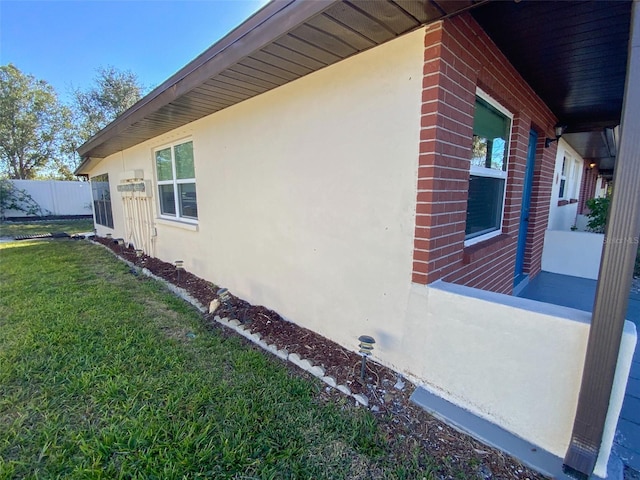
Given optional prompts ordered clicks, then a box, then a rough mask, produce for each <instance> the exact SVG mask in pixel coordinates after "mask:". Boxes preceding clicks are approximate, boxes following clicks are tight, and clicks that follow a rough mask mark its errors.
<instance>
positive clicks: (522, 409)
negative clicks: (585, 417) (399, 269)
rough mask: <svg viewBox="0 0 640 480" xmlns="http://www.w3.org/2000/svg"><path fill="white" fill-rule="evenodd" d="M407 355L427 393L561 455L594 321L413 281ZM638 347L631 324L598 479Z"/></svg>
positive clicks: (559, 310) (549, 307) (567, 311)
mask: <svg viewBox="0 0 640 480" xmlns="http://www.w3.org/2000/svg"><path fill="white" fill-rule="evenodd" d="M406 319H407V324H406V330H405V331H406V332H407V333H406V335H405V336H404V338H403V341H402V352H404V354H406V355H407V356H409V357H411V358H413V368H414V373H415V374H416V375H417V376H418V377H419V378H421V379H423V381H425V382H426V385H425V386H426V388H427V389H429V390H432V391H433V392H434V393H437V394H438V395H440V396H442V397H443V398H445V399H446V400H449V401H451V402H452V403H455V404H457V405H459V406H462V407H463V408H466V409H467V410H469V411H471V412H472V413H475V414H476V415H478V416H480V417H483V418H486V419H488V420H489V421H491V422H493V423H495V424H497V425H500V426H501V427H503V428H505V429H506V430H509V431H511V432H512V433H515V434H516V435H518V436H520V437H521V438H524V439H525V440H528V441H530V442H531V443H534V444H536V445H538V446H540V447H542V448H544V449H545V450H547V451H549V452H551V453H553V454H554V455H556V456H558V457H560V458H563V457H564V454H565V453H566V449H567V447H568V445H569V441H570V437H571V430H572V427H573V419H574V416H575V409H576V405H577V400H578V392H579V389H580V380H581V377H582V369H583V362H584V356H585V352H586V346H587V338H588V334H589V322H590V314H588V313H586V312H582V311H580V310H575V309H571V308H566V307H561V306H557V305H551V304H547V303H541V302H536V301H533V300H528V299H522V298H517V297H512V296H508V295H503V294H498V293H493V292H486V291H482V290H478V289H474V288H469V287H464V286H461V285H455V284H450V283H445V282H442V281H438V282H435V283H433V284H431V285H428V286H420V285H417V284H414V285H413V287H412V290H411V295H410V298H409V303H408V306H407V312H406ZM635 344H636V330H635V325H634V324H633V323H631V322H628V321H627V322H626V323H625V329H624V334H623V338H622V344H621V349H620V355H619V357H618V365H617V370H616V378H615V382H614V388H613V392H612V395H611V403H610V405H609V413H608V416H607V424H606V427H605V434H604V439H603V444H602V450H601V454H600V458H599V462H598V465H597V467H596V472H595V473H596V475H599V476H601V477H605V476H606V464H607V460H608V458H609V454H610V451H611V445H612V442H613V436H614V433H615V428H616V424H617V420H618V416H619V413H620V409H621V407H622V401H623V397H624V391H625V388H626V383H627V377H628V374H629V369H630V366H631V361H632V358H633V352H634V349H635Z"/></svg>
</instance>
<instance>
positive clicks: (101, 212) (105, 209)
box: [91, 173, 113, 228]
mask: <svg viewBox="0 0 640 480" xmlns="http://www.w3.org/2000/svg"><path fill="white" fill-rule="evenodd" d="M91 195H92V196H93V211H94V214H95V219H96V223H97V224H98V225H104V226H105V227H109V228H113V215H112V213H111V192H110V190H109V175H108V174H106V173H105V174H103V175H96V176H95V177H92V178H91Z"/></svg>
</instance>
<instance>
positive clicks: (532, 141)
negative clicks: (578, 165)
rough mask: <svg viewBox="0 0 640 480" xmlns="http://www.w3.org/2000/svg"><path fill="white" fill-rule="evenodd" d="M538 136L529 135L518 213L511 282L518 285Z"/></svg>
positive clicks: (522, 273)
mask: <svg viewBox="0 0 640 480" xmlns="http://www.w3.org/2000/svg"><path fill="white" fill-rule="evenodd" d="M537 141H538V135H537V134H536V132H534V131H533V130H531V132H530V133H529V150H528V151H527V168H526V170H525V173H524V188H523V192H522V211H521V212H520V230H519V232H518V250H517V252H516V271H515V276H514V280H513V284H514V285H518V284H519V283H520V282H521V281H522V280H524V252H525V249H526V248H527V231H528V230H529V207H530V205H531V190H532V189H533V166H534V163H535V161H536V143H537Z"/></svg>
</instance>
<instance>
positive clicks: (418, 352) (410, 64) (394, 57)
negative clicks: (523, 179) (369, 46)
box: [91, 31, 586, 455]
mask: <svg viewBox="0 0 640 480" xmlns="http://www.w3.org/2000/svg"><path fill="white" fill-rule="evenodd" d="M422 65H423V32H422V31H417V32H414V33H411V34H408V35H405V36H403V37H401V38H399V39H397V40H394V41H392V42H389V43H387V44H385V45H382V46H380V47H377V48H375V49H373V50H370V51H367V52H364V53H362V54H360V55H357V56H355V57H353V58H351V59H348V60H345V61H343V62H340V63H338V64H336V65H333V66H331V67H328V68H325V69H323V70H321V71H319V72H316V73H314V74H311V75H309V76H307V77H304V78H302V79H300V80H297V81H295V82H293V83H291V84H288V85H285V86H283V87H280V88H278V89H276V90H273V91H271V92H268V93H266V94H263V95H260V96H258V97H256V98H254V99H251V100H248V101H245V102H243V103H240V104H238V105H236V106H234V107H231V108H228V109H226V110H224V111H221V112H219V113H217V114H214V115H211V116H209V117H207V118H204V119H202V120H199V121H197V122H194V123H192V124H189V125H187V126H185V127H184V128H181V129H179V130H177V131H174V132H171V133H170V134H167V135H164V136H162V137H160V138H156V139H154V140H152V141H148V142H145V143H143V144H141V145H139V146H136V147H134V148H131V149H128V150H126V151H124V152H121V153H118V154H115V155H113V156H111V157H109V158H107V159H106V160H104V161H102V162H101V163H100V164H98V165H97V166H96V167H95V168H94V170H93V171H92V172H91V175H92V176H93V175H98V174H101V173H109V174H110V180H111V190H112V194H113V215H114V221H115V231H114V232H113V233H115V234H116V235H118V236H122V235H124V234H125V231H126V230H125V221H124V216H123V210H122V205H121V202H120V201H119V197H118V194H117V192H116V190H115V188H116V184H117V182H118V179H119V177H120V174H121V172H123V171H127V170H132V169H143V170H144V174H145V178H149V179H153V175H154V174H153V160H152V159H153V149H154V148H156V147H159V146H162V145H164V144H166V143H168V142H171V141H175V140H178V139H182V138H191V139H192V140H193V145H194V156H195V169H196V179H197V195H198V210H199V225H198V226H197V228H196V227H194V226H184V225H180V224H176V223H175V222H168V221H160V220H157V219H156V220H155V224H154V226H153V227H154V232H155V233H156V235H155V236H154V239H153V247H152V248H151V250H150V252H149V253H150V254H152V255H154V256H157V257H159V258H161V259H163V260H165V261H169V262H172V261H174V260H176V259H181V260H183V261H184V264H185V268H187V269H188V270H189V271H191V272H193V273H195V274H196V275H198V276H200V277H203V278H205V279H207V280H210V281H212V282H215V283H216V284H218V285H220V286H224V287H228V288H229V289H230V290H231V292H232V293H234V294H235V295H238V296H240V297H242V298H244V299H246V300H248V301H250V302H252V303H254V304H263V305H266V306H267V307H269V308H271V309H274V310H276V311H277V312H278V313H280V314H281V315H282V316H283V317H285V318H287V319H289V320H292V321H294V322H296V323H298V324H300V325H302V326H304V327H307V328H310V329H313V330H315V331H317V332H319V333H321V334H323V335H325V336H326V337H329V338H331V339H333V340H334V341H336V342H338V343H340V344H342V345H344V346H346V347H347V348H350V349H353V350H355V349H356V348H357V343H358V342H357V337H358V336H359V335H362V334H370V335H373V336H374V337H375V339H376V341H377V343H376V348H375V351H374V356H375V357H376V358H377V359H378V360H379V361H381V362H383V363H384V364H386V365H389V366H391V367H393V368H395V369H397V370H399V371H402V372H404V373H405V374H407V375H408V376H410V377H411V378H412V379H415V380H417V381H419V382H421V383H426V384H427V386H429V387H430V388H433V389H435V390H436V391H438V392H440V393H441V394H442V395H443V396H445V397H446V398H448V399H450V400H452V401H454V402H455V403H458V404H459V405H461V406H463V407H465V408H468V409H470V410H472V411H474V412H476V413H478V414H480V415H482V416H484V417H486V418H489V419H490V420H493V421H494V422H496V423H498V424H499V425H501V426H503V427H504V428H507V429H509V430H511V431H513V432H514V433H516V434H517V435H520V436H521V437H524V438H526V439H528V440H531V441H533V442H534V443H537V444H538V445H540V446H541V447H543V448H545V449H548V450H550V451H552V452H554V453H556V454H558V455H563V454H564V452H563V451H562V448H563V447H566V444H567V441H568V440H567V438H568V435H569V434H570V431H571V425H570V424H571V421H572V418H573V413H574V412H573V408H574V406H575V405H574V404H575V396H576V392H577V388H578V385H579V378H580V371H581V368H582V367H581V359H582V358H583V357H584V345H585V342H586V326H585V325H584V324H581V323H579V322H577V323H576V322H573V321H567V320H566V318H558V317H555V316H554V315H552V314H543V313H540V314H537V313H535V312H531V311H527V312H526V313H522V312H521V311H520V310H517V309H516V310H514V309H513V308H510V307H508V306H500V302H497V303H495V302H494V303H495V305H494V303H478V302H482V301H480V300H477V299H474V301H467V300H465V299H464V298H463V297H460V298H458V297H456V296H451V295H452V294H450V293H447V292H443V291H440V290H438V291H436V290H437V289H433V288H430V287H425V286H420V285H412V284H411V271H412V251H413V234H414V224H415V221H414V217H415V203H416V178H417V165H418V144H419V127H420V102H421V84H422ZM156 201H157V195H156V193H155V191H154V196H153V199H152V203H154V204H155V202H156ZM155 208H156V209H157V207H155ZM107 232H111V231H110V230H109V229H105V228H103V227H98V233H99V234H101V235H104V234H105V233H107ZM470 290H472V289H470ZM461 298H462V299H461ZM500 298H501V299H502V300H504V299H505V298H507V299H509V298H511V297H505V296H501V297H500Z"/></svg>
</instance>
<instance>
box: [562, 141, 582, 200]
mask: <svg viewBox="0 0 640 480" xmlns="http://www.w3.org/2000/svg"><path fill="white" fill-rule="evenodd" d="M581 163H582V162H581V161H580V160H578V159H577V158H574V157H573V155H571V154H570V153H568V152H566V151H565V152H564V153H563V158H562V167H560V186H559V188H558V200H566V201H567V202H571V199H575V200H577V198H578V194H579V192H580V185H579V178H580V171H581ZM563 167H564V168H563ZM563 181H564V190H563V189H562V182H563ZM560 193H562V196H561V195H560Z"/></svg>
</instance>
